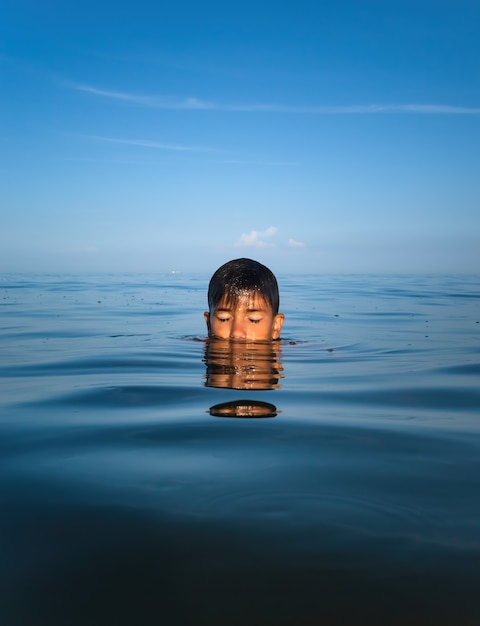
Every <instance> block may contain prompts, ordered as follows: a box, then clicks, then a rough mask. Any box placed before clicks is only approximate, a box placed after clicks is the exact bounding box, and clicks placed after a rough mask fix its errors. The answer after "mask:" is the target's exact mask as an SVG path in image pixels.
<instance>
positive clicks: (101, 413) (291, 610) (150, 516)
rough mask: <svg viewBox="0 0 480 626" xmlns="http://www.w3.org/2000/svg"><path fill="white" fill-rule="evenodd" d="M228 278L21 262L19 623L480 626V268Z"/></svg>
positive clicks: (0, 361) (1, 357)
mask: <svg viewBox="0 0 480 626" xmlns="http://www.w3.org/2000/svg"><path fill="white" fill-rule="evenodd" d="M208 279H209V276H198V275H197V276H194V275H182V274H172V275H129V276H106V275H102V276H82V277H78V276H56V275H41V276H26V275H23V276H18V275H17V276H13V275H12V276H9V275H3V276H1V277H0V376H1V379H0V507H1V509H0V554H1V559H0V624H1V625H2V626H24V625H25V626H43V625H45V626H47V625H48V626H56V625H61V626H63V625H65V626H69V625H75V626H77V625H82V626H83V625H85V626H87V625H88V626H95V625H102V626H105V625H110V624H111V625H115V626H118V625H127V624H128V625H133V624H140V625H150V624H152V625H158V624H166V625H170V624H172V625H177V624H179V625H184V624H186V625H189V624H202V625H203V624H205V625H209V626H210V625H212V626H217V625H220V624H221V625H222V626H223V625H226V626H229V625H234V626H237V625H242V626H243V625H259V626H264V625H265V626H268V625H272V626H273V625H275V626H278V625H280V626H281V625H294V624H295V625H300V626H301V625H312V626H313V625H319V624H322V625H323V624H325V625H330V624H342V625H343V624H390V625H403V624H408V625H412V624H419V625H420V624H422V625H425V624H435V625H445V624H451V625H464V624H465V625H478V624H480V279H479V277H478V276H477V277H474V276H471V277H469V276H462V277H458V276H455V277H454V276H307V277H303V276H302V277H295V276H279V283H280V288H281V298H282V306H281V310H282V311H283V312H284V313H285V316H286V321H285V326H284V332H283V338H282V341H280V342H273V343H272V344H259V345H254V346H250V345H248V344H244V345H241V344H240V345H239V344H236V345H234V346H230V347H229V346H228V342H206V341H205V327H204V320H203V311H204V310H205V301H206V287H207V283H208ZM226 344H227V345H226Z"/></svg>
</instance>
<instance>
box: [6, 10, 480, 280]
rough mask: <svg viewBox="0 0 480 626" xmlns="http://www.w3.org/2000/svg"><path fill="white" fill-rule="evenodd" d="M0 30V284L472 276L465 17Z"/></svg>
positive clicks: (178, 15)
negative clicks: (18, 280) (95, 278)
mask: <svg viewBox="0 0 480 626" xmlns="http://www.w3.org/2000/svg"><path fill="white" fill-rule="evenodd" d="M2 14H3V15H2V19H1V20H0V75H1V78H0V80H1V83H0V89H1V99H0V151H1V152H0V156H1V173H0V212H1V227H0V271H7V272H15V271H42V272H43V271H47V272H52V271H67V272H82V271H88V272H92V271H101V272H103V271H107V272H112V271H120V272H125V271H134V272H135V271H147V272H164V271H170V270H177V271H184V272H191V271H200V272H211V271H213V270H214V269H215V268H216V267H217V266H218V265H220V264H221V263H223V262H224V261H226V260H228V259H230V258H235V257H239V256H249V257H252V258H256V259H258V260H260V261H262V262H264V263H266V264H267V265H269V266H270V267H271V268H272V269H273V270H274V271H277V272H282V273H286V272H301V273H305V272H322V273H323V272H381V273H384V272H478V271H479V270H480V244H479V240H480V237H479V235H480V167H479V166H480V75H479V68H480V36H479V24H480V3H479V2H478V1H477V0H470V1H466V0H456V1H455V2H454V1H451V0H445V1H442V0H436V1H435V2H433V1H430V0H416V1H415V2H414V1H410V0H369V1H364V0H335V1H333V0H332V1H322V0H317V1H309V2H307V1H302V0H296V1H291V2H290V1H282V0H277V1H275V2H273V1H270V0H268V1H264V2H262V1H261V0H256V2H251V1H250V0H245V1H242V2H236V1H231V2H225V0H222V1H221V2H208V1H206V2H193V1H190V2H188V1H182V0H179V1H177V2H175V3H172V2H168V3H167V2H162V1H159V0H157V1H156V2H150V1H146V0H138V1H137V2H135V3H134V2H121V1H120V2H101V1H99V0H97V1H96V2H93V1H90V0H86V1H84V2H82V3H66V2H60V1H55V2H49V1H48V0H45V1H44V2H37V1H35V2H33V0H7V1H6V2H3V3H2Z"/></svg>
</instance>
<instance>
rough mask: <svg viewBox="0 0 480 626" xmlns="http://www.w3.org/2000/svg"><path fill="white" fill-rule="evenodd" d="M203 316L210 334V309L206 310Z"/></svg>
mask: <svg viewBox="0 0 480 626" xmlns="http://www.w3.org/2000/svg"><path fill="white" fill-rule="evenodd" d="M203 317H204V318H205V323H206V324H207V329H208V334H210V330H211V329H210V313H209V312H208V311H205V313H204V314H203Z"/></svg>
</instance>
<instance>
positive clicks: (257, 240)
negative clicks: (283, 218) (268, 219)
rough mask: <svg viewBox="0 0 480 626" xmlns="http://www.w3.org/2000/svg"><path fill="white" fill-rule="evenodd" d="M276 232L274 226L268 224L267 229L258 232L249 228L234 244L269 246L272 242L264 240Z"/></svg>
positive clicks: (253, 246) (252, 246) (258, 246)
mask: <svg viewBox="0 0 480 626" xmlns="http://www.w3.org/2000/svg"><path fill="white" fill-rule="evenodd" d="M276 232H277V229H276V228H275V226H270V227H269V228H267V230H265V231H263V232H259V231H258V230H251V231H250V232H249V233H243V234H242V236H241V237H240V239H239V240H238V241H237V242H236V243H235V245H236V246H248V247H250V248H269V247H272V246H273V243H271V242H269V241H265V239H268V238H269V237H273V235H274V234H275V233H276Z"/></svg>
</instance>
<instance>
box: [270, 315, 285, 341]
mask: <svg viewBox="0 0 480 626" xmlns="http://www.w3.org/2000/svg"><path fill="white" fill-rule="evenodd" d="M284 321H285V315H284V314H283V313H277V314H276V315H275V317H274V318H273V330H272V339H278V338H279V337H280V333H281V331H282V326H283V322H284Z"/></svg>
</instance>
